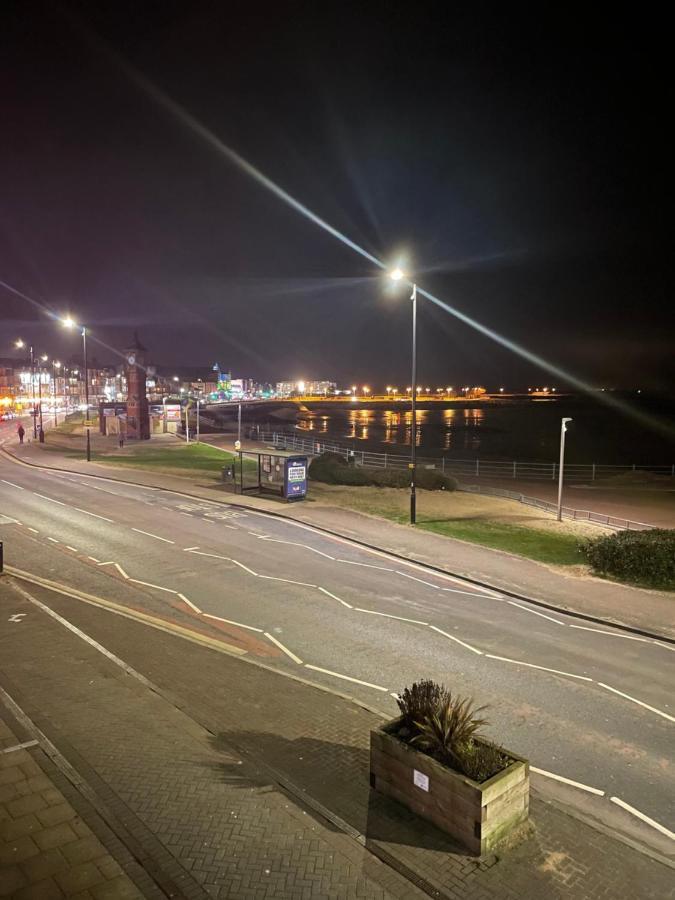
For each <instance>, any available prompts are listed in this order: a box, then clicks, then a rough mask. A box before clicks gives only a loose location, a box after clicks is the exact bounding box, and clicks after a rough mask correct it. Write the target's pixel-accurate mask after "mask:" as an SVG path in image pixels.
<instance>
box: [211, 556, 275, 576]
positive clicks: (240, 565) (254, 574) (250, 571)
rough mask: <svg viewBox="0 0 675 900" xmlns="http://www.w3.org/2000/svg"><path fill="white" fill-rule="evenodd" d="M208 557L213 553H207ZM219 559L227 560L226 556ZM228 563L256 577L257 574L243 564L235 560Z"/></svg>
mask: <svg viewBox="0 0 675 900" xmlns="http://www.w3.org/2000/svg"><path fill="white" fill-rule="evenodd" d="M203 555H204V556H206V555H207V554H206V553H204V554H203ZM208 555H209V556H215V554H213V553H209V554H208ZM220 558H221V559H228V557H227V556H221V557H220ZM229 561H230V562H231V563H234V565H235V566H239V568H240V569H244V571H246V572H248V573H249V575H253V576H254V577H255V578H257V577H258V573H257V572H254V571H253V569H249V567H248V566H245V565H244V564H243V563H240V562H237V560H236V559H230V560H229ZM268 577H269V576H268V575H266V576H265V578H268Z"/></svg>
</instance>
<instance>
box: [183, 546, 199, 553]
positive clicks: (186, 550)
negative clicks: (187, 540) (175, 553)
mask: <svg viewBox="0 0 675 900" xmlns="http://www.w3.org/2000/svg"><path fill="white" fill-rule="evenodd" d="M189 550H199V547H183V551H184V552H185V553H187V552H188V551H189Z"/></svg>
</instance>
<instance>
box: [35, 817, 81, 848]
mask: <svg viewBox="0 0 675 900" xmlns="http://www.w3.org/2000/svg"><path fill="white" fill-rule="evenodd" d="M36 821H37V820H36ZM40 829H41V830H40V831H37V832H36V834H35V835H34V838H33V839H34V841H35V843H36V844H37V845H38V847H40V849H41V850H49V848H50V847H61V846H63V845H64V844H69V843H70V842H71V841H75V840H77V835H76V834H75V832H74V831H73V828H72V825H71V823H70V822H61V823H59V824H58V825H51V826H49V827H48V828H45V827H43V826H42V825H40Z"/></svg>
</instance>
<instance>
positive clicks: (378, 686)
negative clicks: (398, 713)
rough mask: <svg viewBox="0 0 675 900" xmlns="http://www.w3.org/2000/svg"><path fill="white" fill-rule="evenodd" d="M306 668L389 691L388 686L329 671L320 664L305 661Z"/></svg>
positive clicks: (385, 691) (377, 689) (378, 689)
mask: <svg viewBox="0 0 675 900" xmlns="http://www.w3.org/2000/svg"><path fill="white" fill-rule="evenodd" d="M305 668H306V669H312V671H314V672H323V673H324V675H333V676H334V677H335V678H342V679H344V681H353V682H354V684H362V685H364V687H369V688H374V689H375V690H376V691H383V692H384V693H385V694H387V693H389V688H386V687H382V686H381V685H379V684H371V683H370V681H361V679H360V678H352V677H351V675H341V674H340V673H339V672H331V670H330V669H322V668H321V667H320V666H310V664H309V663H305Z"/></svg>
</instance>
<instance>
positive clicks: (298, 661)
mask: <svg viewBox="0 0 675 900" xmlns="http://www.w3.org/2000/svg"><path fill="white" fill-rule="evenodd" d="M263 634H264V635H265V637H266V638H269V639H270V640H271V641H272V643H273V644H276V645H277V647H278V648H279V649H280V650H283V652H284V653H285V654H286V656H289V657H290V658H291V659H292V660H293V662H295V663H297V664H298V665H299V666H301V665H302V660H301V659H300V657H299V656H296V655H295V653H293V651H292V650H289V649H288V647H284V645H283V644H282V643H281V641H278V640H277V639H276V638H275V637H274V635H273V634H270V633H269V632H268V631H265V632H263Z"/></svg>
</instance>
